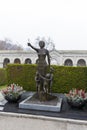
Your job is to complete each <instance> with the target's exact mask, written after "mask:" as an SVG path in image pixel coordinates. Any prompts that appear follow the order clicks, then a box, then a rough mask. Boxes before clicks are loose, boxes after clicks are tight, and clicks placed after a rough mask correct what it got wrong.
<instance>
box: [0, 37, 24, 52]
mask: <svg viewBox="0 0 87 130" xmlns="http://www.w3.org/2000/svg"><path fill="white" fill-rule="evenodd" d="M0 50H23V48H22V47H21V46H20V45H17V44H13V42H12V41H11V40H10V39H7V38H6V39H5V40H0Z"/></svg>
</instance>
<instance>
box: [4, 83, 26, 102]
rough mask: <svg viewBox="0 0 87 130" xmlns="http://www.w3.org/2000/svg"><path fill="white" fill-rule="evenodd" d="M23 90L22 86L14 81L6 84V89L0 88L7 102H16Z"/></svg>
mask: <svg viewBox="0 0 87 130" xmlns="http://www.w3.org/2000/svg"><path fill="white" fill-rule="evenodd" d="M23 92H24V91H23V87H21V86H19V85H18V84H14V83H13V84H11V85H9V86H7V88H6V89H4V90H2V94H3V95H4V97H5V99H6V100H7V101H8V102H17V101H18V100H19V99H20V97H21V94H22V93H23Z"/></svg>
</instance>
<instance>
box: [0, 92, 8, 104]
mask: <svg viewBox="0 0 87 130" xmlns="http://www.w3.org/2000/svg"><path fill="white" fill-rule="evenodd" d="M7 102H8V101H7V100H6V99H5V98H4V96H3V95H2V93H1V92H0V106H4V105H5V104H6V103H7Z"/></svg>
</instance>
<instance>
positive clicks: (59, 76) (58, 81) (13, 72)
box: [7, 64, 87, 93]
mask: <svg viewBox="0 0 87 130" xmlns="http://www.w3.org/2000/svg"><path fill="white" fill-rule="evenodd" d="M52 67H53V68H54V80H53V85H52V92H56V93H65V92H68V91H69V90H70V89H72V88H79V89H85V90H87V67H65V66H56V65H52ZM36 70H37V69H36V65H30V64H28V65H27V64H25V65H21V64H18V65H17V64H15V65H14V64H12V65H11V64H9V65H8V67H7V79H8V84H11V83H17V84H19V85H22V86H23V87H24V89H25V90H28V91H35V90H36V87H35V86H36V85H35V73H36Z"/></svg>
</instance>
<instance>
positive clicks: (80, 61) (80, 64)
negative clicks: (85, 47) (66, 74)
mask: <svg viewBox="0 0 87 130" xmlns="http://www.w3.org/2000/svg"><path fill="white" fill-rule="evenodd" d="M77 66H86V62H85V60H84V59H80V60H78V62H77Z"/></svg>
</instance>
